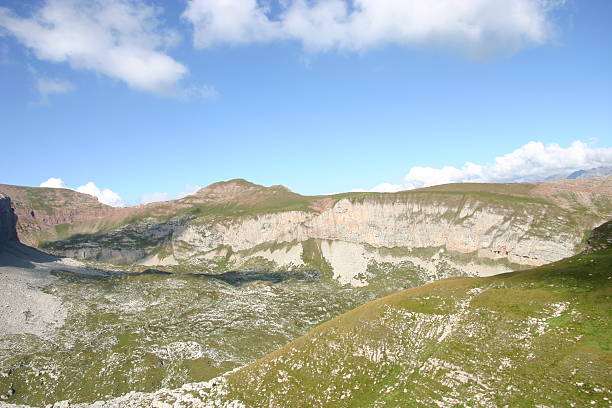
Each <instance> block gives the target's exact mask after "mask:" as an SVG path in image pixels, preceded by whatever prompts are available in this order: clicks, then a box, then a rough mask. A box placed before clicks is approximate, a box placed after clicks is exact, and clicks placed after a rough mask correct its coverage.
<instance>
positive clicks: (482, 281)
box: [162, 225, 612, 407]
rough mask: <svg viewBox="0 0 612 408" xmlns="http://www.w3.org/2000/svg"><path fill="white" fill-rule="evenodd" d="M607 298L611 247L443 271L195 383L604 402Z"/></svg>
mask: <svg viewBox="0 0 612 408" xmlns="http://www.w3.org/2000/svg"><path fill="white" fill-rule="evenodd" d="M608 227H609V225H608ZM601 230H602V231H607V232H605V233H603V234H601V233H600V234H599V236H598V238H597V240H599V242H602V240H603V241H606V242H607V240H609V239H610V236H609V232H610V229H609V228H607V230H605V229H603V228H602V229H601ZM606 233H607V234H608V235H607V236H606V235H605V234H606ZM601 247H602V246H601V245H600V246H598V248H601ZM611 296H612V250H611V249H609V248H608V249H600V250H598V251H595V252H592V253H588V254H581V255H577V256H574V257H572V258H568V259H565V260H563V261H560V262H556V263H553V264H549V265H546V266H543V267H539V268H536V269H532V270H529V271H524V272H516V273H510V274H504V275H500V276H495V277H491V278H455V279H447V280H442V281H439V282H436V283H433V284H430V285H425V286H421V287H418V288H414V289H408V290H405V291H402V292H399V293H396V294H394V295H391V296H388V297H385V298H381V299H378V300H375V301H373V302H370V303H367V304H365V305H363V306H361V307H358V308H357V309H355V310H353V311H351V312H349V313H346V314H344V315H341V316H339V317H337V318H335V319H333V320H331V321H329V322H327V323H324V324H322V325H320V326H318V327H317V328H315V329H314V330H312V331H311V332H310V333H308V334H307V335H305V336H303V337H301V338H299V339H297V340H296V341H294V342H292V343H290V344H288V345H287V346H285V347H283V348H282V349H280V350H278V351H276V352H274V353H272V354H270V355H268V356H267V357H265V358H263V359H261V360H259V361H257V362H256V363H254V364H251V365H250V366H248V367H246V368H244V369H242V370H240V371H238V372H235V373H233V374H230V375H228V376H227V382H226V383H225V384H223V387H222V389H221V390H217V389H216V388H215V387H212V388H211V389H210V390H200V392H201V393H202V394H203V397H204V399H205V400H207V401H213V400H222V401H232V400H238V401H241V402H242V403H244V404H245V405H246V406H249V407H262V406H266V407H268V406H269V407H294V406H300V407H366V406H367V407H370V406H375V407H432V406H444V407H459V406H478V407H501V406H509V407H533V406H555V407H566V406H567V407H586V406H593V407H604V406H605V407H608V406H610V401H611V399H612V393H611V389H612V378H611V377H610V375H609V374H610V367H611V366H612V354H611V351H610V347H611V342H612V330H611V328H610V321H611V319H612V302H611ZM205 392H208V394H206V393H205ZM162 399H163V398H162Z"/></svg>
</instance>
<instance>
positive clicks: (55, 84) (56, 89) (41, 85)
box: [36, 78, 74, 104]
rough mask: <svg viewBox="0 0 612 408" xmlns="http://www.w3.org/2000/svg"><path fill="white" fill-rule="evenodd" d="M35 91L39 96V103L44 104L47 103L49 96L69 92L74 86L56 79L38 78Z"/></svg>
mask: <svg viewBox="0 0 612 408" xmlns="http://www.w3.org/2000/svg"><path fill="white" fill-rule="evenodd" d="M36 89H37V90H38V93H39V94H40V103H41V104H46V103H48V102H49V95H52V94H64V93H67V92H70V91H72V90H73V89H74V85H72V83H71V82H68V81H63V80H58V79H51V78H38V79H37V80H36Z"/></svg>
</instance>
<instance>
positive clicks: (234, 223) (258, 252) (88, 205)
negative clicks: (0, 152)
mask: <svg viewBox="0 0 612 408" xmlns="http://www.w3.org/2000/svg"><path fill="white" fill-rule="evenodd" d="M0 191H2V192H4V193H5V194H7V195H9V196H10V195H12V197H14V199H13V201H14V202H15V208H16V213H17V215H18V217H19V219H18V232H19V234H20V237H21V239H22V241H24V242H26V243H29V244H35V245H38V246H39V247H41V248H43V249H45V250H48V251H51V252H53V253H55V254H57V255H65V256H70V257H76V258H79V259H84V260H91V261H101V262H110V263H114V264H119V265H121V264H123V265H135V264H136V265H141V267H140V270H144V269H145V268H146V267H151V266H155V267H156V268H161V269H163V270H167V271H171V272H181V271H189V272H193V271H194V270H197V271H200V272H202V273H223V272H225V271H227V270H231V269H249V268H251V269H253V268H255V269H258V268H259V269H266V270H275V271H280V270H312V269H314V270H317V271H318V272H320V273H322V274H323V275H324V276H326V277H327V278H330V279H335V280H337V281H339V282H340V283H342V284H350V285H353V286H363V285H367V284H368V283H369V282H370V281H373V280H376V279H379V278H380V277H381V276H382V275H385V276H386V275H389V274H397V273H404V272H405V271H406V270H414V269H418V270H419V272H418V275H419V279H420V280H422V281H431V280H434V279H437V278H441V277H446V276H458V275H473V276H475V275H481V276H484V275H491V274H496V273H501V272H505V271H510V270H516V269H520V268H525V267H529V266H534V265H542V264H544V263H548V262H554V261H557V260H559V259H562V258H564V257H567V256H571V255H573V254H575V253H577V252H578V251H579V250H580V249H581V248H582V247H583V245H584V236H585V234H587V233H588V231H590V230H591V229H592V227H593V226H595V225H598V224H600V223H602V222H604V221H606V220H607V219H609V218H610V217H611V216H612V178H603V179H589V180H563V181H553V182H545V183H536V184H469V183H465V184H450V185H443V186H436V187H430V188H425V189H419V190H411V191H403V192H399V193H344V194H336V195H330V196H314V197H308V196H302V195H299V194H297V193H294V192H291V191H290V190H288V189H287V188H285V187H282V186H272V187H264V186H260V185H256V184H253V183H250V182H248V181H246V180H242V179H237V180H230V181H227V182H220V183H215V184H212V185H210V186H208V187H206V188H204V189H201V190H200V191H198V192H197V193H196V194H194V195H191V196H187V197H185V198H182V199H179V200H174V201H168V202H162V203H154V204H149V205H146V206H137V207H130V208H111V207H108V206H104V205H102V204H99V203H97V202H94V201H95V199H93V198H92V197H89V196H84V195H82V194H79V193H76V192H72V191H69V190H62V189H37V188H25V187H15V186H0ZM134 268H136V269H135V270H138V267H134Z"/></svg>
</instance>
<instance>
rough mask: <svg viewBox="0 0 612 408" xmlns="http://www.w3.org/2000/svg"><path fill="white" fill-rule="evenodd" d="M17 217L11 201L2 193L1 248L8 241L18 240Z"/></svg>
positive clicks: (0, 216) (0, 212) (0, 198)
mask: <svg viewBox="0 0 612 408" xmlns="http://www.w3.org/2000/svg"><path fill="white" fill-rule="evenodd" d="M16 226H17V216H16V215H15V211H14V210H13V207H12V205H11V199H10V198H9V197H7V196H5V195H4V194H2V193H0V248H1V247H2V245H3V244H4V243H6V242H8V241H16V240H17V229H16Z"/></svg>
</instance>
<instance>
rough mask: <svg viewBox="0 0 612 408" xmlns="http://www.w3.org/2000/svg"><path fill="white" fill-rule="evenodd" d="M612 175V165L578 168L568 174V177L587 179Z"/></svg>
mask: <svg viewBox="0 0 612 408" xmlns="http://www.w3.org/2000/svg"><path fill="white" fill-rule="evenodd" d="M608 176H612V166H608V167H597V168H594V169H590V170H578V171H575V172H573V173H572V174H570V175H569V176H567V178H568V179H587V178H594V177H608Z"/></svg>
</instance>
